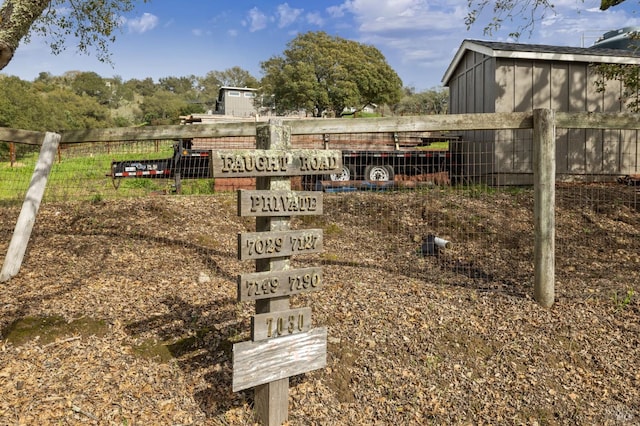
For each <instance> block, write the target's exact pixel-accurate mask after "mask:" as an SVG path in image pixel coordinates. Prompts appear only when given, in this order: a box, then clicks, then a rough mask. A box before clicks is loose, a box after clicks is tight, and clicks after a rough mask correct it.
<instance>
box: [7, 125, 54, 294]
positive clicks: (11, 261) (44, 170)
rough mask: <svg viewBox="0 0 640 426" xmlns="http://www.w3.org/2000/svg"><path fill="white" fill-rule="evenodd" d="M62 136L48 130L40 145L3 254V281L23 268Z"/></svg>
mask: <svg viewBox="0 0 640 426" xmlns="http://www.w3.org/2000/svg"><path fill="white" fill-rule="evenodd" d="M60 138H61V136H60V135H59V134H57V133H50V132H47V133H45V136H44V140H43V142H42V148H40V156H39V157H38V162H37V163H36V167H35V170H34V171H33V175H32V176H31V183H30V184H29V189H27V194H26V195H25V197H24V202H23V203H22V209H21V210H20V215H19V216H18V221H17V223H16V227H15V229H14V231H13V235H12V236H11V242H10V243H9V248H8V249H7V255H6V256H5V258H4V264H3V265H2V271H1V272H0V282H5V281H9V280H10V279H11V278H13V277H14V276H16V275H17V274H18V272H19V271H20V267H21V266H22V260H23V258H24V253H25V252H26V250H27V244H28V243H29V237H30V236H31V231H32V230H33V225H34V223H35V221H36V214H37V213H38V209H39V208H40V202H41V201H42V197H43V195H44V191H45V189H46V187H47V179H48V178H49V173H50V172H51V167H52V166H53V162H54V160H55V157H56V150H57V148H58V144H59V143H60Z"/></svg>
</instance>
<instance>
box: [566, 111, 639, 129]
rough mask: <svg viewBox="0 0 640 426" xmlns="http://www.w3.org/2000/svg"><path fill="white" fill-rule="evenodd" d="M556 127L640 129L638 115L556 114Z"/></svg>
mask: <svg viewBox="0 0 640 426" xmlns="http://www.w3.org/2000/svg"><path fill="white" fill-rule="evenodd" d="M555 120H556V126H557V127H559V128H563V129H626V130H631V129H640V114H638V113H605V112H561V111H557V112H555Z"/></svg>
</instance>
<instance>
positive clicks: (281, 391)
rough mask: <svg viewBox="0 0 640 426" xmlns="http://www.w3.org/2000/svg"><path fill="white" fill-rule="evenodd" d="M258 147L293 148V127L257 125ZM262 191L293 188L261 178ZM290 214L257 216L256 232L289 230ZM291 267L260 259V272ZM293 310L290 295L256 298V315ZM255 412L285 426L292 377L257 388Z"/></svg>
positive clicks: (285, 261) (268, 422) (278, 180)
mask: <svg viewBox="0 0 640 426" xmlns="http://www.w3.org/2000/svg"><path fill="white" fill-rule="evenodd" d="M256 148H257V149H270V150H289V149H291V130H290V129H289V128H288V127H286V128H285V127H284V126H283V121H282V120H281V119H271V120H269V122H268V123H267V124H262V125H259V126H257V128H256ZM256 189H258V190H270V191H275V190H290V189H291V179H290V178H288V177H257V178H256ZM288 229H289V217H288V216H284V217H271V216H265V217H257V218H256V231H258V232H260V231H286V230H288ZM286 269H289V258H288V257H286V258H284V257H283V258H269V259H257V260H256V272H264V271H284V270H286ZM287 309H289V296H283V297H278V298H271V299H262V300H257V301H256V314H264V313H267V312H276V311H284V310H287ZM254 402H255V412H256V415H257V417H258V419H259V421H260V422H261V423H262V424H263V425H269V426H272V425H274V426H275V425H281V424H282V423H284V422H285V421H287V419H288V417H289V378H288V377H287V378H283V379H280V380H276V381H273V382H270V383H265V384H263V385H258V386H256V387H255V388H254Z"/></svg>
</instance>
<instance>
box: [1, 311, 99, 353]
mask: <svg viewBox="0 0 640 426" xmlns="http://www.w3.org/2000/svg"><path fill="white" fill-rule="evenodd" d="M108 329H109V327H108V325H107V324H106V323H105V321H103V320H96V319H92V318H79V319H77V320H73V321H71V322H67V321H66V320H65V319H64V318H62V317H60V316H46V317H24V318H20V319H18V320H16V321H14V322H13V323H11V324H10V325H9V326H8V327H7V329H6V330H3V331H2V335H3V336H5V339H6V340H7V341H8V342H10V343H12V344H14V345H15V346H20V345H23V344H24V343H26V342H28V341H31V340H35V339H37V340H38V342H39V343H42V344H47V343H51V342H54V341H55V340H56V339H59V338H62V337H65V336H76V335H81V336H93V335H95V336H104V335H105V334H106V333H107V331H108Z"/></svg>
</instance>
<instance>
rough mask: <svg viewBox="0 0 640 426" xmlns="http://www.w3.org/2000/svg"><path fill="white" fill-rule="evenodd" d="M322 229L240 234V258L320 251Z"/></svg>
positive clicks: (258, 257) (263, 257) (259, 257)
mask: <svg viewBox="0 0 640 426" xmlns="http://www.w3.org/2000/svg"><path fill="white" fill-rule="evenodd" d="M322 235H323V234H322V229H304V230H300V231H272V232H245V233H242V234H238V259H240V260H251V259H267V258H271V257H284V256H292V255H294V254H307V253H320V252H321V251H322Z"/></svg>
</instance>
